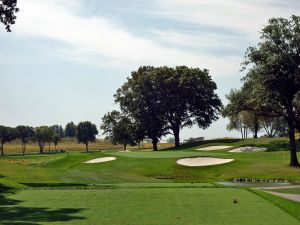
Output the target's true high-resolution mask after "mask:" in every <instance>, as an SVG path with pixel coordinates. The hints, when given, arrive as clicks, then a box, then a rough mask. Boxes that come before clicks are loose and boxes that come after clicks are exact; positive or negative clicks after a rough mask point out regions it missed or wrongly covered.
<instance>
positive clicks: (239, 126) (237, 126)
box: [227, 111, 250, 139]
mask: <svg viewBox="0 0 300 225" xmlns="http://www.w3.org/2000/svg"><path fill="white" fill-rule="evenodd" d="M228 119H229V124H228V125H227V130H229V131H231V130H236V131H239V132H240V133H241V135H242V138H243V139H246V138H248V134H249V132H250V127H249V124H248V123H247V112H246V111H243V112H240V113H238V114H236V115H232V116H229V117H228Z"/></svg>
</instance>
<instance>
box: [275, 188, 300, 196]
mask: <svg viewBox="0 0 300 225" xmlns="http://www.w3.org/2000/svg"><path fill="white" fill-rule="evenodd" d="M272 191H273V192H280V193H286V194H298V195H300V187H299V188H285V189H274V190H272Z"/></svg>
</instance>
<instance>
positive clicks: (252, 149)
mask: <svg viewBox="0 0 300 225" xmlns="http://www.w3.org/2000/svg"><path fill="white" fill-rule="evenodd" d="M266 150H267V148H261V147H252V146H246V147H240V148H234V149H232V150H230V151H229V152H263V151H266Z"/></svg>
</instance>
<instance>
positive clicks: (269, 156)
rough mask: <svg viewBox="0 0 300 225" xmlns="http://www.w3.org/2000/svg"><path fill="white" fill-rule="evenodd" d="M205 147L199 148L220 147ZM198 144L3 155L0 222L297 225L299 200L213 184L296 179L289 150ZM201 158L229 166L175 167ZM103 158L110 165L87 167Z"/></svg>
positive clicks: (298, 175) (268, 144) (262, 141)
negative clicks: (222, 161) (229, 148)
mask: <svg viewBox="0 0 300 225" xmlns="http://www.w3.org/2000/svg"><path fill="white" fill-rule="evenodd" d="M268 140H269V142H267V141H268ZM251 141H252V143H254V140H245V141H239V142H236V143H234V144H233V145H234V146H237V147H239V146H242V145H245V144H247V145H248V144H249V142H251ZM271 141H274V140H272V139H263V140H260V142H261V143H259V142H258V143H257V144H258V145H259V144H262V143H263V144H264V145H265V146H269V147H270V146H275V147H273V148H275V149H280V148H281V147H282V145H279V144H278V142H277V146H276V145H274V144H272V143H274V142H271ZM209 142H210V143H207V142H204V143H205V144H204V145H207V144H211V145H216V144H217V143H220V142H221V143H222V141H220V140H216V141H215V143H213V141H209ZM223 142H226V140H223ZM250 144H251V143H250ZM199 146H202V144H201V143H199V144H198V145H197V146H196V145H195V146H188V145H187V146H183V147H182V148H181V149H180V150H173V149H170V150H162V151H157V152H155V151H134V152H118V151H112V150H110V151H105V152H100V151H93V152H90V153H83V152H80V151H72V152H69V153H58V154H31V155H25V156H21V155H11V156H5V157H1V158H0V171H1V175H2V176H1V177H0V190H1V193H2V194H1V195H0V198H1V206H0V208H1V209H0V218H1V224H28V225H33V224H70V225H73V224H87V225H90V224H101V225H106V224H107V225H110V224H113V225H119V224H120V225H135V224H136V225H143V224H144V225H156V224H162V225H173V224H176V225H177V224H182V225H185V224H188V225H193V224H203V225H204V224H208V225H219V224H220V225H221V224H225V225H227V224H229V225H240V224H241V221H242V224H245V225H248V224H249V225H250V224H251V225H256V224H263V225H269V224H270V225H271V224H272V225H284V224H289V225H293V224H299V219H300V216H299V215H298V214H299V213H298V211H299V210H300V205H299V204H298V203H293V202H289V201H288V200H284V199H279V200H278V197H276V196H275V197H274V196H272V195H268V194H267V193H263V192H261V191H258V190H256V191H253V190H252V189H248V188H243V187H241V188H231V187H224V186H222V185H219V184H216V182H217V181H231V180H232V179H234V178H236V177H244V178H255V179H274V180H275V179H281V178H285V179H288V180H294V181H299V180H300V174H299V170H298V169H294V168H291V167H289V166H288V164H287V162H288V159H289V152H287V151H267V152H256V153H239V154H236V153H230V152H228V151H227V150H220V151H196V150H195V149H196V148H198V147H199ZM201 156H202V157H217V158H225V159H230V158H232V159H234V161H233V162H230V163H228V164H223V165H215V166H204V167H186V166H182V165H178V164H177V163H176V162H177V160H178V159H181V158H188V157H201ZM103 157H104V159H105V157H115V158H116V160H113V161H107V162H102V163H92V164H89V163H85V162H87V161H89V160H95V159H99V158H100V159H103ZM295 191H298V189H295ZM234 199H237V201H238V203H236V204H235V203H233V200H234Z"/></svg>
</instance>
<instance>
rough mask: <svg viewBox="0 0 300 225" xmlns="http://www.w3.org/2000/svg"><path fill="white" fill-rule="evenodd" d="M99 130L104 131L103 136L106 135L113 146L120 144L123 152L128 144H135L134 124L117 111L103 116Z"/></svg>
mask: <svg viewBox="0 0 300 225" xmlns="http://www.w3.org/2000/svg"><path fill="white" fill-rule="evenodd" d="M100 129H102V130H103V131H104V132H103V134H107V135H108V137H109V139H110V140H111V142H112V143H113V144H122V145H123V147H124V150H126V146H127V145H128V144H129V145H135V144H136V142H135V141H136V139H137V138H136V137H137V136H136V133H135V131H136V127H135V124H134V123H133V122H132V120H131V119H130V118H128V117H127V116H125V115H122V114H121V113H120V112H118V111H112V112H109V113H107V114H106V115H104V116H103V118H102V124H101V126H100Z"/></svg>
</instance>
